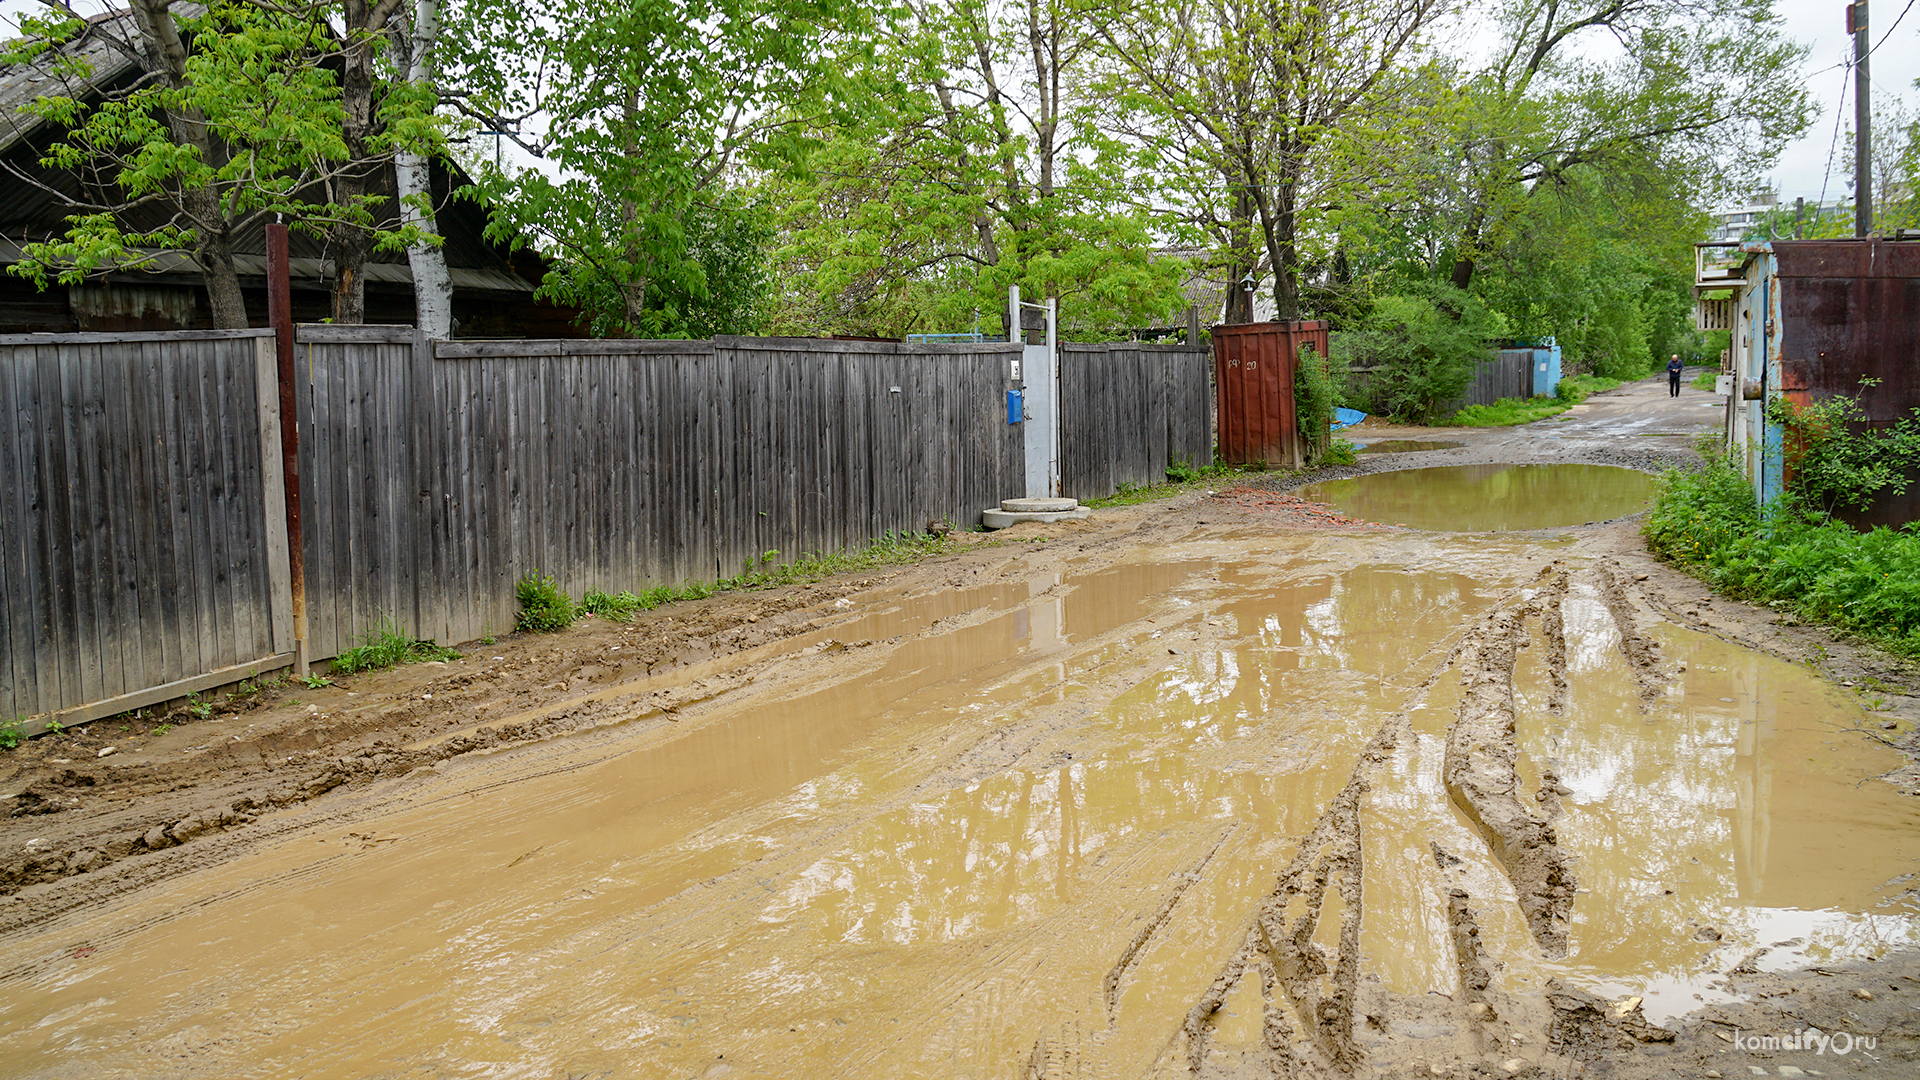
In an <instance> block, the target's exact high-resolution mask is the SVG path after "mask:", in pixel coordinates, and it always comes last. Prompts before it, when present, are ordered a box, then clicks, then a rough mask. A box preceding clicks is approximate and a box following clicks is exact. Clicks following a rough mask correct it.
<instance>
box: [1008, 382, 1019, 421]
mask: <svg viewBox="0 0 1920 1080" xmlns="http://www.w3.org/2000/svg"><path fill="white" fill-rule="evenodd" d="M1020 419H1021V418H1020V391H1018V390H1009V391H1007V423H1009V424H1017V423H1019V422H1020Z"/></svg>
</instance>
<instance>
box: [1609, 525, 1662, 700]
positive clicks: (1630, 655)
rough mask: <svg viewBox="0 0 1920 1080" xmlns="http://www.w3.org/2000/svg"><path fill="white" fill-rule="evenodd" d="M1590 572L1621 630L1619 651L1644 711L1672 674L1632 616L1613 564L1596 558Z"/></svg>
mask: <svg viewBox="0 0 1920 1080" xmlns="http://www.w3.org/2000/svg"><path fill="white" fill-rule="evenodd" d="M1593 576H1594V579H1595V580H1596V581H1597V582H1598V584H1599V586H1600V600H1601V602H1602V603H1604V604H1606V606H1607V611H1608V612H1609V613H1610V614H1612V616H1613V624H1614V626H1615V627H1616V628H1618V630H1619V632H1620V652H1621V654H1622V655H1624V656H1625V657H1626V658H1627V663H1628V665H1629V666H1631V667H1632V669H1633V681H1634V684H1635V685H1636V686H1638V687H1639V689H1640V711H1641V712H1646V711H1647V710H1648V709H1650V708H1652V706H1653V703H1654V700H1655V699H1657V698H1658V697H1659V696H1660V695H1661V694H1662V693H1663V692H1665V690H1666V688H1667V683H1668V681H1669V680H1670V679H1671V678H1672V675H1671V673H1670V672H1668V671H1667V670H1666V668H1665V666H1664V665H1662V664H1661V662H1660V646H1659V645H1658V644H1657V643H1655V642H1654V640H1653V639H1652V638H1649V637H1648V636H1647V635H1645V634H1643V633H1641V632H1640V627H1639V625H1638V623H1637V622H1636V620H1635V619H1634V617H1633V601H1632V600H1631V599H1629V598H1628V597H1627V590H1626V586H1625V585H1624V584H1623V583H1622V582H1621V581H1620V579H1619V578H1617V577H1615V576H1614V573H1613V570H1612V568H1610V567H1608V566H1607V564H1606V563H1604V562H1596V563H1595V564H1594V567H1593Z"/></svg>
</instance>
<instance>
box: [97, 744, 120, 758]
mask: <svg viewBox="0 0 1920 1080" xmlns="http://www.w3.org/2000/svg"><path fill="white" fill-rule="evenodd" d="M119 752H120V751H119V750H116V749H115V748H113V747H111V746H105V747H101V749H100V752H99V753H97V754H95V755H93V756H94V757H112V756H113V755H115V754H117V753H119Z"/></svg>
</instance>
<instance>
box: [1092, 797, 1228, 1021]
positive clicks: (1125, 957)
mask: <svg viewBox="0 0 1920 1080" xmlns="http://www.w3.org/2000/svg"><path fill="white" fill-rule="evenodd" d="M1239 827H1240V826H1239V825H1238V824H1237V823H1235V824H1232V825H1228V826H1227V827H1226V828H1225V829H1222V830H1221V832H1220V839H1218V840H1216V841H1214V843H1213V846H1212V847H1211V848H1208V849H1207V853H1206V854H1205V855H1202V856H1201V857H1200V859H1199V861H1197V862H1195V863H1194V864H1193V866H1192V868H1190V869H1189V870H1187V872H1186V873H1184V874H1182V875H1181V877H1180V883H1179V884H1178V885H1175V886H1174V887H1173V891H1172V892H1171V893H1169V894H1168V896H1167V899H1166V900H1165V902H1163V903H1162V904H1161V905H1160V909H1159V910H1158V911H1156V912H1154V913H1153V917H1152V918H1149V919H1147V920H1146V921H1145V922H1143V923H1142V924H1141V926H1140V929H1139V930H1138V931H1137V932H1135V933H1134V935H1133V940H1131V941H1129V942H1128V943H1127V947H1126V948H1125V949H1122V950H1121V951H1120V958H1119V959H1118V960H1115V961H1114V964H1113V966H1112V967H1110V968H1108V969H1107V975H1106V978H1104V979H1103V980H1101V996H1102V997H1103V999H1104V1000H1105V1001H1106V1003H1107V1024H1108V1026H1112V1024H1113V1020H1114V1013H1115V1011H1116V1010H1118V1009H1119V1007H1120V984H1121V983H1122V982H1124V981H1125V979H1126V977H1127V973H1128V972H1130V971H1132V970H1133V967H1134V965H1135V964H1137V963H1139V960H1140V953H1141V951H1142V950H1143V949H1145V948H1146V946H1147V943H1148V942H1149V941H1152V940H1153V938H1154V935H1156V934H1158V933H1159V932H1160V928H1161V927H1163V926H1165V925H1166V924H1167V920H1168V919H1170V918H1172V917H1173V910H1174V909H1175V908H1177V907H1179V906H1180V901H1181V899H1182V898H1184V897H1185V896H1186V895H1187V890H1188V889H1191V888H1193V886H1194V883H1196V882H1198V881H1199V880H1200V877H1201V875H1202V874H1204V873H1206V870H1207V864H1209V863H1211V862H1213V858H1214V856H1216V855H1218V854H1220V849H1221V848H1223V847H1225V846H1226V843H1227V841H1228V840H1229V839H1231V838H1232V836H1233V834H1234V832H1235V831H1236V830H1238V829H1239Z"/></svg>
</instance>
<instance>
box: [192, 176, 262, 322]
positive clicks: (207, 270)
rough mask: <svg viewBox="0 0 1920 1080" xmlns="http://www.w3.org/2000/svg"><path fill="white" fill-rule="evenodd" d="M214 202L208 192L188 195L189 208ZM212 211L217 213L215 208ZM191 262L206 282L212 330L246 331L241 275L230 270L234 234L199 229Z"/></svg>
mask: <svg viewBox="0 0 1920 1080" xmlns="http://www.w3.org/2000/svg"><path fill="white" fill-rule="evenodd" d="M214 201H215V200H214V196H213V195H212V194H211V193H210V192H201V191H197V192H193V193H191V194H189V195H188V196H187V202H188V204H189V205H192V204H194V203H212V202H214ZM214 212H215V213H217V212H218V209H217V207H216V208H214ZM193 260H194V262H197V263H199V264H200V273H201V276H202V277H204V278H205V279H206V283H207V307H208V309H209V310H210V311H211V312H212V313H213V325H214V328H215V329H218V330H245V329H246V328H247V301H246V298H245V297H244V296H242V295H241V293H240V275H239V273H238V272H237V271H235V270H234V267H233V234H232V233H230V232H229V231H227V230H226V229H224V228H222V229H202V230H200V232H199V239H198V240H196V241H195V242H194V245H193Z"/></svg>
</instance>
